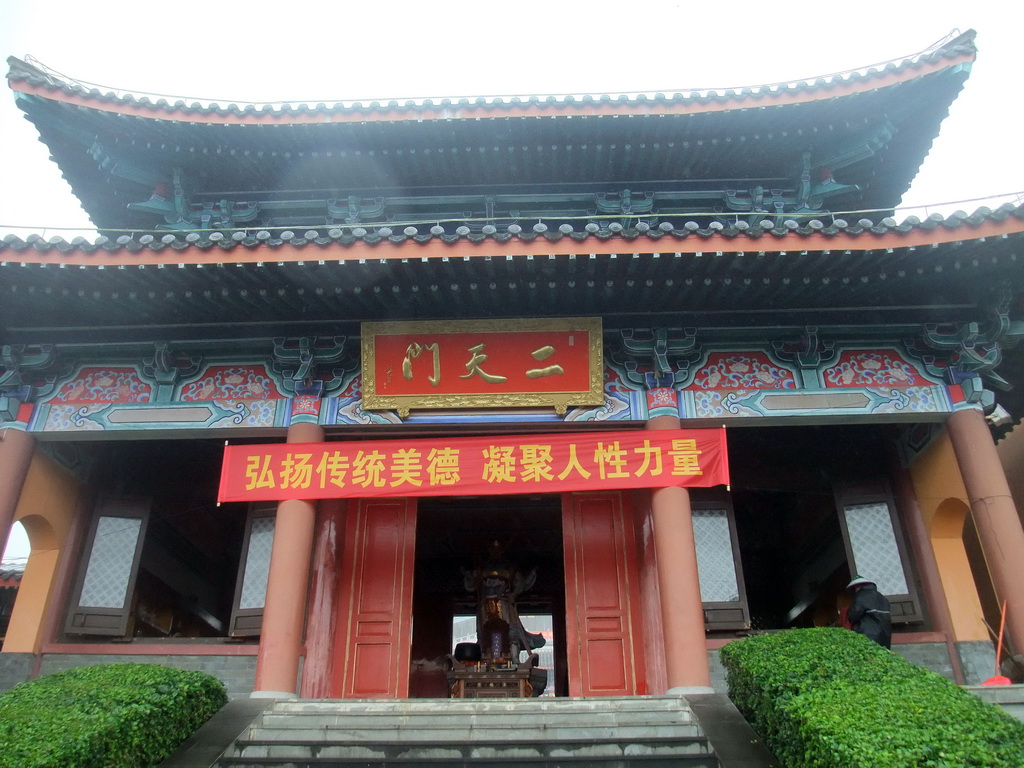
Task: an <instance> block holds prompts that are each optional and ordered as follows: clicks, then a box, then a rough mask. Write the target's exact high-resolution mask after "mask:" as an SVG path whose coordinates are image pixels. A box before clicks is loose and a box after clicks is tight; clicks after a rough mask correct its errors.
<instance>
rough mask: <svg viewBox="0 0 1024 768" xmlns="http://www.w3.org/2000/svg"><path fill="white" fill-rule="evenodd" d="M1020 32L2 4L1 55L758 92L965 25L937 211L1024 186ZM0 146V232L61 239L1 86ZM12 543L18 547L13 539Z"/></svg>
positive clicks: (498, 12) (909, 9)
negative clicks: (972, 40) (969, 63)
mask: <svg viewBox="0 0 1024 768" xmlns="http://www.w3.org/2000/svg"><path fill="white" fill-rule="evenodd" d="M832 9H834V10H832ZM1022 21H1024V4H1020V5H1018V4H1017V3H1009V2H1005V3H1004V2H998V3H997V2H983V1H979V0H974V2H951V1H949V0H928V1H921V0H904V1H903V2H893V1H892V0H888V1H887V2H878V1H877V0H862V1H861V2H845V3H830V2H821V0H819V1H818V2H805V3H783V4H769V3H764V2H748V1H747V0H733V1H732V2H729V3H722V2H706V3H695V2H667V1H662V0H646V2H605V1H604V0H589V2H583V1H577V0H561V2H559V0H546V1H545V2H537V1H535V0H520V1H519V2H511V3H510V2H502V1H501V0H492V2H479V0H477V1H476V2H465V1H463V0H457V1H452V2H444V1H443V0H442V1H441V2H437V1H435V2H429V3H428V2H418V3H413V2H395V1H394V0H376V2H358V3H357V2H352V1H351V0H348V1H347V2H344V1H343V2H333V3H331V2H310V1H309V0H290V1H289V2H281V1H278V2H269V1H267V0H250V1H249V2H224V1H220V2H214V1H212V0H205V1H204V2H194V1H193V0H176V1H175V2H171V3H147V2H137V1H135V0H92V2H81V0H0V53H3V56H4V57H5V58H6V57H7V56H10V55H14V56H17V57H19V58H24V57H25V56H26V55H31V56H34V57H35V58H36V59H38V60H39V61H41V62H43V63H44V64H46V65H47V66H48V67H50V68H52V69H54V70H57V71H58V72H61V73H63V74H65V75H69V76H71V77H73V78H75V79H77V80H81V81H88V82H91V83H99V84H102V85H105V86H109V87H111V88H117V89H122V90H127V91H133V92H148V93H160V94H166V95H169V96H178V97H183V98H187V97H192V98H195V99H212V100H217V101H221V102H230V101H278V100H292V101H308V102H313V103H315V102H318V101H325V102H328V101H335V100H343V99H344V100H347V99H374V98H376V99H386V98H397V97H428V96H475V95H504V94H531V93H620V92H636V91H666V92H671V91H677V90H690V89H702V88H725V87H736V86H744V85H759V84H764V83H774V82H780V81H790V80H797V79H803V78H813V77H815V76H818V75H824V74H829V73H832V72H837V71H843V70H847V69H852V68H857V67H860V66H864V65H869V64H873V63H876V62H882V61H887V60H889V59H894V58H898V57H902V56H904V55H909V54H913V53H915V52H917V51H919V50H922V49H924V48H926V47H928V46H929V45H930V44H931V43H933V42H934V41H936V40H938V39H939V38H942V37H943V36H945V35H946V34H947V33H949V32H950V31H951V30H953V29H959V30H961V31H963V30H967V29H975V30H977V32H978V38H977V44H978V47H979V49H980V52H979V54H978V61H977V63H976V64H975V66H974V70H973V72H972V74H971V77H970V79H969V80H968V82H967V85H966V87H965V89H964V91H963V93H962V94H961V95H960V97H959V99H958V100H957V101H956V103H955V104H954V105H953V108H952V110H951V112H950V116H949V118H948V119H947V120H946V122H945V124H944V126H943V129H942V134H941V135H940V136H939V138H938V140H937V141H936V142H935V144H934V146H933V148H932V151H931V154H930V155H929V157H928V158H927V160H926V161H925V163H924V166H923V168H922V169H921V172H920V173H919V174H918V177H917V179H916V180H915V182H914V185H913V188H912V189H911V191H910V192H909V193H908V195H907V197H906V198H905V199H904V205H905V206H924V205H928V206H936V205H937V204H941V203H947V202H954V201H961V200H968V199H971V198H981V197H987V196H990V195H996V194H1005V193H1016V192H1019V191H1021V190H1024V152H1022V151H1021V138H1020V129H1019V124H1020V113H1021V111H1022V108H1021V107H1020V95H1021V86H1020V72H1021V61H1020V55H1021V45H1022V42H1021V23H1022ZM0 152H2V158H3V160H2V164H0V174H2V176H0V179H2V181H3V183H0V236H4V235H6V234H17V235H19V236H20V237H25V236H27V235H28V234H30V233H31V232H33V231H37V232H42V231H43V229H44V228H45V232H44V234H45V235H46V236H47V237H50V236H53V235H56V234H60V235H62V236H65V237H67V238H68V239H70V238H71V237H73V236H74V235H76V234H79V233H78V232H64V231H60V230H59V229H58V228H61V227H82V228H87V227H88V226H89V223H88V220H87V219H86V217H85V215H84V213H83V212H82V210H81V208H80V207H79V206H78V203H77V201H76V200H75V198H74V197H73V196H72V194H71V192H70V190H69V188H68V187H67V184H66V183H65V182H64V181H63V180H62V179H61V178H60V174H59V173H58V172H57V169H56V166H55V165H54V164H53V163H51V162H49V160H48V157H47V153H46V150H45V148H44V147H43V145H42V144H40V143H39V142H38V141H37V134H36V133H35V130H34V128H33V127H32V126H31V124H29V123H28V122H27V121H25V120H23V119H21V112H20V110H18V109H17V108H16V107H15V106H14V99H13V96H11V95H9V94H8V95H7V97H6V98H3V97H2V94H0ZM978 205H979V204H978V203H975V202H969V203H963V204H962V205H960V206H954V207H961V208H963V209H965V210H968V211H973V210H974V209H975V208H977V206H978ZM993 207H994V204H993ZM929 210H933V209H932V208H930V209H929ZM940 210H942V212H948V211H949V210H952V209H951V208H941V209H940ZM908 212H913V213H916V214H917V215H922V212H921V211H917V210H915V211H908ZM26 225H30V226H32V227H34V229H22V228H20V227H21V226H26ZM12 545H13V546H14V548H15V549H16V551H15V552H12V553H11V554H17V555H19V556H24V542H23V541H21V542H16V541H15V539H14V538H13V537H12Z"/></svg>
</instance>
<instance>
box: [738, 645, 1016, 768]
mask: <svg viewBox="0 0 1024 768" xmlns="http://www.w3.org/2000/svg"><path fill="white" fill-rule="evenodd" d="M721 658H722V663H723V664H724V665H725V668H726V672H727V680H728V683H729V696H730V698H732V700H733V702H734V703H735V704H736V706H737V708H738V709H739V710H740V711H741V712H742V713H743V714H744V716H745V717H746V718H747V719H748V720H749V721H750V723H751V725H752V726H753V727H754V729H755V730H756V731H757V732H758V733H760V734H761V737H762V738H763V739H764V740H765V743H766V744H767V745H768V746H769V748H770V749H771V750H772V751H773V752H774V753H775V755H776V757H778V759H779V760H780V761H781V762H782V763H783V765H785V766H786V768H860V767H861V766H871V768H907V767H908V766H928V767H929V768H954V766H956V768H961V767H967V766H970V767H976V768H1021V766H1024V724H1021V723H1020V722H1018V721H1017V720H1015V719H1013V718H1012V717H1010V716H1009V715H1007V714H1006V713H1005V712H1003V711H1002V710H1000V709H999V708H998V707H995V706H993V705H991V704H987V703H985V702H983V701H982V700H981V699H979V698H978V697H976V696H974V695H973V694H971V693H970V692H968V691H965V690H963V689H962V688H960V687H959V686H957V685H955V684H954V683H952V682H951V681H949V680H947V679H946V678H944V677H942V676H941V675H938V674H936V673H934V672H931V671H930V670H927V669H923V668H921V667H917V666H915V665H913V664H910V663H909V662H907V661H905V660H904V659H903V658H901V657H900V656H898V655H896V654H895V653H892V652H891V651H888V650H886V649H884V648H882V647H881V646H879V645H877V644H875V643H873V642H871V641H870V640H868V639H867V638H865V637H862V636H861V635H858V634H857V633H855V632H850V631H849V630H846V629H837V628H820V629H793V630H787V631H785V632H778V633H773V634H768V635H758V636H755V637H749V638H746V639H744V640H740V641H737V642H734V643H730V644H729V645H727V646H725V647H724V648H722V652H721Z"/></svg>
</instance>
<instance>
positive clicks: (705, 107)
mask: <svg viewBox="0 0 1024 768" xmlns="http://www.w3.org/2000/svg"><path fill="white" fill-rule="evenodd" d="M974 59H975V56H974V55H973V54H966V53H965V54H961V55H959V56H956V57H955V58H952V59H947V58H940V59H938V60H936V61H931V62H928V63H926V64H919V65H917V66H914V65H909V66H906V67H905V68H903V69H900V70H899V71H897V72H892V71H889V72H885V71H883V72H880V73H879V74H877V75H873V76H865V77H858V78H856V79H855V80H846V81H843V82H842V83H839V84H836V85H831V86H806V87H802V88H798V89H790V88H783V89H782V90H777V91H776V90H768V89H765V90H763V91H760V92H757V93H752V94H749V95H740V96H733V97H726V98H725V100H724V101H719V100H717V99H715V100H711V99H710V98H708V97H699V96H698V97H693V98H692V99H690V98H688V99H687V100H685V101H682V102H675V101H672V102H661V101H653V100H649V101H644V102H637V101H633V102H626V103H622V102H619V101H615V100H614V99H613V100H612V101H607V102H605V101H596V102H581V101H573V102H570V103H564V102H562V103H557V104H545V103H541V104H515V105H510V104H508V103H505V104H502V105H498V106H490V107H486V106H481V105H478V104H451V105H448V106H443V107H442V106H436V105H435V106H430V107H400V108H394V107H387V106H386V105H383V106H381V107H378V108H375V109H370V108H365V109H358V110H357V109H351V108H347V109H343V110H337V109H326V110H315V111H311V112H310V113H305V114H303V113H299V114H296V113H295V112H294V111H290V112H281V111H277V110H275V111H269V112H255V113H242V114H235V113H233V112H232V113H231V114H227V115H223V114H217V113H216V112H208V111H206V110H205V109H204V110H191V109H181V108H174V107H172V108H169V109H165V108H161V107H158V106H147V105H143V104H140V103H138V102H136V101H134V100H133V101H131V102H129V103H127V104H124V103H111V102H109V101H106V100H105V99H104V98H102V97H99V98H97V97H94V96H82V95H80V94H69V93H66V92H65V91H63V90H60V89H57V88H52V89H51V88H46V87H44V86H40V85H32V84H29V83H26V82H23V81H15V82H11V83H10V86H11V90H13V91H17V92H19V93H24V94H26V95H31V96H38V97H40V98H44V99H49V100H51V101H58V102H61V103H64V104H70V105H74V106H79V107H86V108H88V109H95V110H98V111H101V112H112V113H116V114H120V115H129V116H134V117H144V118H150V119H156V120H174V121H180V122H188V123H208V124H223V125H258V124H269V125H309V124H317V123H324V124H327V123H377V122H409V121H417V122H419V121H424V120H477V119H496V120H500V119H505V118H530V117H557V116H562V115H571V116H574V117H576V116H586V117H612V116H643V115H692V114H703V113H709V112H728V111H731V110H739V109H751V108H755V107H766V106H769V107H776V106H783V105H791V104H804V103H808V102H814V101H827V100H829V99H833V98H836V97H841V96H848V95H852V94H857V93H866V92H869V91H875V90H878V89H880V88H887V87H889V86H892V85H898V84H900V83H903V82H908V81H910V80H915V79H917V78H919V77H923V76H925V75H930V74H933V73H935V72H939V71H941V70H944V69H948V68H951V67H955V66H957V65H959V64H964V63H970V62H973V61H974ZM806 79H811V78H806ZM800 82H804V81H800ZM722 90H733V91H736V90H739V88H730V89H722ZM679 92H680V93H683V92H684V91H682V90H680V91H679ZM367 101H372V100H367Z"/></svg>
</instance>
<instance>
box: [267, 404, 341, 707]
mask: <svg viewBox="0 0 1024 768" xmlns="http://www.w3.org/2000/svg"><path fill="white" fill-rule="evenodd" d="M323 439H324V431H323V429H322V428H320V427H319V426H317V425H316V424H305V423H300V424H292V425H291V426H290V427H288V438H287V440H288V442H289V443H319V442H322V441H323ZM315 526H316V502H315V501H299V500H295V499H292V500H289V501H282V502H281V503H280V504H278V505H277V518H276V522H275V523H274V546H273V548H272V549H271V551H270V573H269V575H268V577H267V599H266V603H265V604H264V606H263V629H262V632H261V633H260V650H259V655H258V656H257V660H256V684H255V686H254V690H253V694H252V695H253V696H254V697H257V698H294V697H295V692H296V690H297V686H298V677H299V659H300V657H301V656H302V630H303V625H304V623H305V614H306V596H307V591H308V586H309V563H310V557H311V553H312V549H313V530H314V528H315Z"/></svg>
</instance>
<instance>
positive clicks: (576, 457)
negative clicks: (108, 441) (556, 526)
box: [218, 429, 729, 502]
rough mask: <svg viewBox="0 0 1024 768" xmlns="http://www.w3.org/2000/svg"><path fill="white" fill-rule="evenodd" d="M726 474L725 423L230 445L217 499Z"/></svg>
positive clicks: (551, 486)
mask: <svg viewBox="0 0 1024 768" xmlns="http://www.w3.org/2000/svg"><path fill="white" fill-rule="evenodd" d="M728 483H729V456H728V452H727V449H726V441H725V430H724V429H650V430H648V429H644V430H629V431H619V432H566V433H556V434H537V435H497V436H491V437H449V438H428V439H417V440H407V439H401V440H358V441H347V442H346V441H340V442H331V443H276V444H271V445H232V446H228V447H227V448H225V449H224V465H223V467H222V470H221V481H220V493H219V495H218V499H219V500H220V501H224V502H227V501H280V500H283V499H331V498H334V499H339V498H362V497H373V496H458V495H493V494H510V493H565V492H569V491H592V490H597V489H623V488H661V487H667V486H679V487H690V486H697V487H707V486H712V485H723V484H728Z"/></svg>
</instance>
